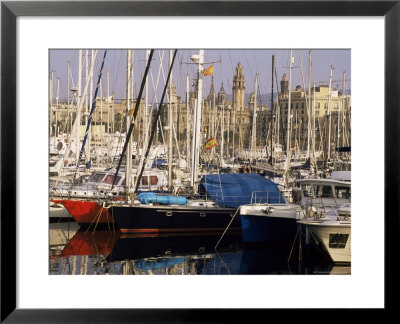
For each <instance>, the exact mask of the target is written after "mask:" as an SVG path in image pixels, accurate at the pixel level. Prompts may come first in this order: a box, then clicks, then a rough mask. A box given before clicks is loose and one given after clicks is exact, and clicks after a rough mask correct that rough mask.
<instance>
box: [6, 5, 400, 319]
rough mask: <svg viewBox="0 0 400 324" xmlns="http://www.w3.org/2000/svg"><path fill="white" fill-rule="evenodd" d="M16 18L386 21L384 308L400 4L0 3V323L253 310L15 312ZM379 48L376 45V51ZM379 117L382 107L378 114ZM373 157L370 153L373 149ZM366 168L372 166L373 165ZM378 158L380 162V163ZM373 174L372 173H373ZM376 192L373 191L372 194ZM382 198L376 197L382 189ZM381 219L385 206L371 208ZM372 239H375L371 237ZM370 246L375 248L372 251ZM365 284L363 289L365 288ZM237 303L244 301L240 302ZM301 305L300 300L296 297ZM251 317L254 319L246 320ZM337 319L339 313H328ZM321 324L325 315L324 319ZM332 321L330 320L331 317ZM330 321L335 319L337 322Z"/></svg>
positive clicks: (391, 225)
mask: <svg viewBox="0 0 400 324" xmlns="http://www.w3.org/2000/svg"><path fill="white" fill-rule="evenodd" d="M19 16H383V17H384V18H385V36H384V39H385V108H384V109H385V110H384V114H385V116H384V120H385V154H384V160H385V173H384V174H385V179H384V181H385V185H384V191H385V203H384V211H385V308H384V310H392V309H393V308H394V307H396V306H395V303H396V301H395V298H392V297H391V296H396V295H395V293H396V292H397V291H396V287H398V282H399V280H398V275H397V274H395V270H396V268H397V267H396V266H395V263H394V261H395V260H394V259H393V258H397V255H398V252H397V251H395V253H396V255H395V256H392V255H390V254H389V252H388V249H389V248H390V247H391V246H393V245H395V246H396V245H397V242H396V241H395V238H398V237H399V235H398V234H399V229H400V225H399V224H400V222H399V211H400V209H399V202H400V199H399V198H400V194H399V189H398V182H399V154H400V153H399V152H400V147H399V129H400V127H399V126H400V123H399V121H400V119H399V110H400V105H399V104H400V80H399V73H400V66H399V58H400V35H399V34H400V4H399V0H396V1H318V0H317V1H262V0H261V1H115V2H113V1H99V2H96V5H95V6H94V5H93V2H91V1H2V2H1V242H0V244H1V269H0V271H1V296H0V297H1V322H4V323H89V322H101V323H111V322H116V323H128V322H129V323H130V322H138V323H144V322H151V321H154V322H183V323H200V322H213V323H217V322H235V321H237V319H238V318H240V317H238V314H237V313H238V312H240V313H241V314H240V315H243V313H245V315H246V316H248V315H251V318H253V319H256V318H257V317H258V316H264V315H265V314H264V313H262V312H263V311H264V310H260V309H258V310H256V309H207V310H206V311H205V310H204V309H18V308H17V307H16V301H17V293H16V273H17V265H16V237H17V233H16V211H17V206H16V194H17V185H16V179H17V174H16V164H17V155H16V152H17V147H16V144H17V141H16V130H17V127H18V126H17V125H16V114H17V111H16V109H17V102H16V83H17V76H16V59H17V48H16V44H17V30H16V19H17V17H19ZM371 46H374V44H371ZM377 109H381V107H377ZM372 151H373V148H372ZM369 158H370V159H371V160H369V161H367V163H371V165H373V160H374V157H371V156H369ZM375 158H380V157H375ZM371 172H373V170H372V171H371ZM372 189H373V190H377V188H371V190H372ZM378 190H379V189H378ZM371 208H373V209H374V212H376V213H378V215H377V217H382V215H381V214H382V206H375V207H374V206H371ZM371 235H373V234H372V233H371ZM371 244H372V243H371ZM367 284H368V283H366V285H367ZM238 298H243V296H240V294H238ZM299 298H301V296H299ZM247 312H251V314H246V313H247ZM260 313H261V314H260ZM331 313H332V316H333V318H334V317H335V316H337V317H338V318H339V317H340V315H339V313H334V312H331ZM319 316H321V315H319ZM329 316H330V315H329ZM333 318H330V320H332V319H333Z"/></svg>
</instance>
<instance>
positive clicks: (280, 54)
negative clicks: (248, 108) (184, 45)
mask: <svg viewBox="0 0 400 324" xmlns="http://www.w3.org/2000/svg"><path fill="white" fill-rule="evenodd" d="M85 52H86V49H84V50H83V55H85ZM163 52H164V57H163V67H164V74H165V75H166V74H167V67H168V60H169V50H165V51H163V50H158V49H156V50H155V52H154V56H153V62H152V66H151V71H152V74H153V80H154V82H156V79H157V76H158V73H159V65H160V63H159V62H160V56H161V55H162V53H163ZM308 52H309V49H301V50H299V49H292V55H293V57H294V65H293V67H294V68H293V70H292V89H294V88H295V87H296V86H297V85H300V86H302V87H303V80H302V70H303V75H304V82H305V84H306V88H307V87H308ZM90 53H91V50H89V54H90ZM103 53H104V49H99V52H98V55H97V59H96V65H95V71H94V81H93V83H94V85H95V84H96V81H97V76H98V72H99V69H100V60H101V58H102V57H103ZM197 53H198V49H178V54H177V60H176V61H175V65H174V69H173V81H174V83H175V84H176V86H177V91H178V95H181V96H182V97H183V98H184V97H185V91H186V75H189V76H190V78H191V79H194V77H195V72H196V65H193V64H186V63H187V62H190V56H191V55H192V54H197ZM204 53H205V63H207V62H216V61H221V62H220V63H213V65H214V83H215V90H216V92H218V91H219V89H220V87H221V84H222V83H223V85H224V89H225V92H226V93H228V94H230V93H231V92H232V78H233V74H234V71H235V67H236V65H237V63H238V62H239V61H240V62H241V63H242V65H243V69H244V73H245V77H246V93H251V92H253V91H254V80H255V75H256V73H258V74H259V90H260V93H262V94H265V93H269V92H270V91H271V81H272V80H271V65H272V63H271V60H272V55H274V56H275V67H276V71H277V75H278V81H280V80H281V78H282V75H283V73H285V72H286V74H287V75H289V73H288V67H289V49H265V50H264V49H221V50H219V49H210V50H208V49H205V52H204ZM299 53H300V56H299ZM145 55H146V54H145V50H143V49H135V50H134V61H135V63H134V75H135V76H134V78H135V83H136V89H137V91H139V88H140V82H141V75H142V74H143V73H144V70H145ZM311 55H312V73H311V84H313V83H314V82H315V83H316V84H317V85H319V84H328V83H329V74H330V66H331V65H332V66H333V67H334V70H333V77H332V80H333V84H332V85H333V87H334V88H335V87H338V88H339V90H341V89H342V81H341V80H342V78H343V72H345V73H346V80H347V81H346V88H347V89H348V90H349V89H351V51H350V50H349V49H343V50H340V49H332V50H329V49H311ZM300 58H301V62H300ZM68 61H70V65H71V73H72V81H71V82H72V83H73V84H74V85H75V86H76V85H77V82H78V49H71V50H70V49H54V50H50V51H49V76H50V75H51V71H53V73H54V80H55V84H54V96H55V93H56V87H57V81H56V80H57V78H58V77H59V78H60V90H59V91H60V92H59V97H60V98H66V97H67V94H66V93H67V62H68ZM209 65H211V64H205V65H204V66H205V67H207V66H209ZM301 65H302V69H301ZM84 71H85V61H84V58H83V74H84ZM108 71H109V73H110V94H111V93H112V92H114V93H115V98H117V99H121V98H125V93H126V50H125V49H109V50H107V57H106V61H105V65H104V71H103V81H102V82H103V95H104V96H106V95H107V72H108ZM163 80H164V79H163V78H162V74H161V75H160V81H159V83H158V84H159V86H158V89H162V88H163V86H164V82H163ZM275 82H276V81H275ZM210 83H211V77H204V88H203V94H204V95H207V94H208V93H209V89H210ZM152 88H153V85H152V83H149V89H150V90H149V91H151V90H152ZM159 91H160V92H161V90H158V91H157V92H159ZM276 91H277V89H276V83H275V84H274V92H275V93H276Z"/></svg>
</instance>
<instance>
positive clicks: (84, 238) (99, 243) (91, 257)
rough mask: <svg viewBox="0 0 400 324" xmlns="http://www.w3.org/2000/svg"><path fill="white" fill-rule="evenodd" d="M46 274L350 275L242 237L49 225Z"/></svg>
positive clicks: (317, 254)
mask: <svg viewBox="0 0 400 324" xmlns="http://www.w3.org/2000/svg"><path fill="white" fill-rule="evenodd" d="M49 226H50V228H49V229H50V233H49V234H50V235H49V274H50V275H280V274H281V275H349V274H351V266H350V265H343V266H342V265H335V264H333V262H332V261H331V260H330V259H329V257H328V256H327V255H326V254H325V253H323V251H320V250H318V249H309V247H307V248H306V247H304V246H302V245H301V244H299V243H298V242H297V241H295V242H293V243H291V244H262V243H258V244H252V245H249V244H244V243H243V242H242V235H241V233H240V232H231V233H230V232H227V234H225V235H222V234H218V235H216V234H215V233H197V234H190V235H189V234H182V233H179V234H162V235H161V234H158V235H155V234H151V235H149V234H134V235H132V234H121V233H120V232H119V231H118V230H96V231H85V230H81V229H80V227H79V225H78V224H77V223H75V222H74V221H71V222H60V223H50V224H49Z"/></svg>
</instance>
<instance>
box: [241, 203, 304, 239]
mask: <svg viewBox="0 0 400 324" xmlns="http://www.w3.org/2000/svg"><path fill="white" fill-rule="evenodd" d="M298 217H299V211H298V206H297V205H293V204H250V205H242V206H240V218H241V224H242V235H243V242H277V243H278V242H281V243H293V241H294V239H295V236H296V231H297V221H298V219H299V218H298Z"/></svg>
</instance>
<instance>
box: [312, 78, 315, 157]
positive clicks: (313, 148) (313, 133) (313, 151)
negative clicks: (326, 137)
mask: <svg viewBox="0 0 400 324" xmlns="http://www.w3.org/2000/svg"><path fill="white" fill-rule="evenodd" d="M312 156H313V158H315V83H314V88H313V105H312Z"/></svg>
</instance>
